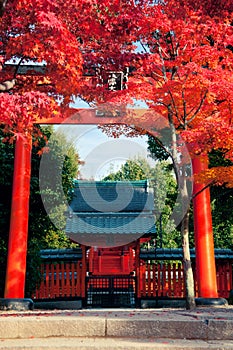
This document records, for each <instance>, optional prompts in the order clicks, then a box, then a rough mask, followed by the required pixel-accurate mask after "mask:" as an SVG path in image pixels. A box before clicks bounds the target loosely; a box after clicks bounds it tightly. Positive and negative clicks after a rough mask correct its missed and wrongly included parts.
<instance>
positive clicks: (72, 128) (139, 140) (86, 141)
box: [56, 100, 153, 180]
mask: <svg viewBox="0 0 233 350" xmlns="http://www.w3.org/2000/svg"><path fill="white" fill-rule="evenodd" d="M72 107H75V108H89V106H88V105H87V104H86V103H85V102H82V101H79V100H77V101H76V103H75V104H74V105H73V106H72ZM56 130H57V131H59V132H62V133H64V134H65V135H66V137H67V138H68V139H69V140H70V141H72V143H73V145H74V146H75V147H76V149H77V151H78V153H79V156H80V159H81V160H83V161H84V162H85V164H84V165H83V166H81V167H80V173H81V177H82V178H83V179H94V180H100V179H102V178H103V177H104V176H106V175H107V174H108V173H109V171H110V169H112V168H113V169H114V170H118V169H119V167H120V166H121V165H122V164H123V163H124V162H125V161H126V160H127V159H129V158H130V159H135V158H138V157H140V158H144V159H147V160H148V161H150V163H151V164H153V161H152V160H151V159H150V158H149V157H148V151H147V143H146V141H147V137H146V136H143V137H142V136H140V137H134V138H127V137H125V136H121V137H120V138H117V139H116V138H110V137H108V136H107V135H106V134H104V133H103V132H102V131H101V130H99V129H98V128H97V126H95V125H60V126H58V127H57V128H56Z"/></svg>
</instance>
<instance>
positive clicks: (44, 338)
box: [0, 306, 233, 350]
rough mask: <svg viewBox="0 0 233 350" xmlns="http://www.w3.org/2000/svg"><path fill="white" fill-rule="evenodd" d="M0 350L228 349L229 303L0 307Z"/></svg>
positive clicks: (232, 329)
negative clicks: (16, 309)
mask: <svg viewBox="0 0 233 350" xmlns="http://www.w3.org/2000/svg"><path fill="white" fill-rule="evenodd" d="M0 349H1V350H9V349H12V350H18V349H20V350H29V349H30V350H42V349H43V350H45V349H48V350H60V349H63V350H68V349H71V350H73V349H78V350H87V349H90V350H91V349H93V350H97V349H111V350H117V349H121V350H122V349H126V350H133V349H135V350H139V349H145V350H146V349H168V350H170V349H172V350H176V349H177V350H178V349H179V350H181V349H189V350H191V349H195V350H197V349H211V350H213V349H214V350H217V349H218V350H224V349H233V306H221V307H220V306H219V307H214V308H211V307H198V308H197V309H196V310H194V311H187V310H185V309H181V308H179V309H177V308H176V309H170V308H169V309H168V308H166V309H165V308H164V309H82V310H53V311H46V310H43V311H41V310H33V311H21V312H14V311H0Z"/></svg>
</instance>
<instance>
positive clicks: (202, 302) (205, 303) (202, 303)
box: [195, 298, 228, 307]
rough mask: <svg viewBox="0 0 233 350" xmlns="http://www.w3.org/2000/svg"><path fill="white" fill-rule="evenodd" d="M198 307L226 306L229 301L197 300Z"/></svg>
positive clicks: (220, 299)
mask: <svg viewBox="0 0 233 350" xmlns="http://www.w3.org/2000/svg"><path fill="white" fill-rule="evenodd" d="M195 302H196V306H211V307H214V306H225V305H228V301H227V300H226V299H224V298H196V299H195Z"/></svg>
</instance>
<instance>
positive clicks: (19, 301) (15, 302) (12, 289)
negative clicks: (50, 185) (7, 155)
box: [0, 133, 33, 309]
mask: <svg viewBox="0 0 233 350" xmlns="http://www.w3.org/2000/svg"><path fill="white" fill-rule="evenodd" d="M31 149H32V138H31V136H28V135H27V134H22V133H19V134H18V135H17V138H16V143H15V158H14V175H13V189H12V203H11V218H10V232H9V241H8V257H7V269H6V281H5V293H4V299H1V301H0V306H1V308H2V307H3V306H4V307H5V309H28V308H32V304H33V302H32V300H31V299H24V292H25V280H26V256H27V239H28V217H29V195H30V176H31Z"/></svg>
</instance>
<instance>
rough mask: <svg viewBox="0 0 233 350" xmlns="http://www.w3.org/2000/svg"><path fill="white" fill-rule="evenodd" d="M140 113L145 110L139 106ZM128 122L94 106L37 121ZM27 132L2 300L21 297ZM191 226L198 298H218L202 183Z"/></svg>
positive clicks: (197, 162)
mask: <svg viewBox="0 0 233 350" xmlns="http://www.w3.org/2000/svg"><path fill="white" fill-rule="evenodd" d="M138 111H139V114H140V113H141V115H142V114H143V111H144V113H145V111H146V110H141V112H140V110H138ZM61 123H63V124H98V125H101V124H102V125H103V124H127V122H124V117H122V116H121V118H120V120H119V119H118V118H117V117H106V116H103V115H101V116H99V115H98V114H96V110H93V109H73V112H72V116H71V117H69V118H68V119H67V120H66V119H63V118H50V119H49V118H48V119H44V120H39V121H38V124H61ZM31 149H32V139H31V136H30V135H27V134H19V135H18V136H17V139H16V144H15V160H14V177H13V192H12V207H11V221H10V233H9V244H8V259H7V270H6V283H5V294H4V299H5V300H10V299H13V300H17V301H20V300H22V301H23V300H24V288H25V275H26V254H27V236H28V213H29V195H30V174H31ZM192 165H193V173H199V172H200V171H201V170H204V169H206V168H207V167H208V161H207V159H205V158H203V157H202V158H195V159H193V161H192ZM193 193H194V195H195V196H194V199H193V206H194V229H195V247H196V248H195V250H196V266H197V276H198V290H199V297H200V298H214V299H215V298H218V293H217V280H216V267H215V257H214V240H213V230H212V217H211V209H210V193H209V189H208V188H205V185H204V184H198V183H194V188H193Z"/></svg>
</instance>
